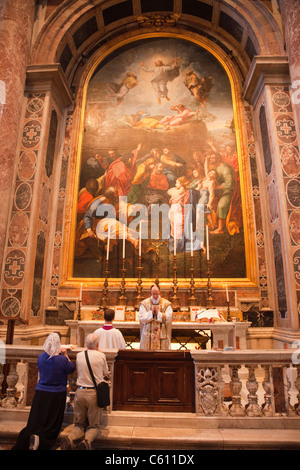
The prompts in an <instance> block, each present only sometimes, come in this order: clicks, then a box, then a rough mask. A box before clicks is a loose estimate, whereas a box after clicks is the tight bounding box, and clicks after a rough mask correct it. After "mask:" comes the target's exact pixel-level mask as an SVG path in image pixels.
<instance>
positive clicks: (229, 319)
mask: <svg viewBox="0 0 300 470" xmlns="http://www.w3.org/2000/svg"><path fill="white" fill-rule="evenodd" d="M226 303H227V321H232V318H231V315H230V305H229V303H230V302H229V300H227V301H226Z"/></svg>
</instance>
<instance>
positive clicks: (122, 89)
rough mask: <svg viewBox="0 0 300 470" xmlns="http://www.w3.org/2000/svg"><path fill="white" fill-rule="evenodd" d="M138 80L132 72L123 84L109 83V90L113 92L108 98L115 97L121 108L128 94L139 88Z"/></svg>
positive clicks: (127, 75) (128, 73)
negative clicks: (136, 87)
mask: <svg viewBox="0 0 300 470" xmlns="http://www.w3.org/2000/svg"><path fill="white" fill-rule="evenodd" d="M137 84H138V80H137V76H136V75H134V73H132V72H127V74H126V76H125V77H124V78H123V80H122V81H121V83H107V85H106V86H107V88H108V89H109V91H110V92H111V94H110V95H109V96H108V98H110V97H111V96H113V97H114V98H116V100H117V106H119V105H120V104H121V103H122V101H123V100H124V98H125V96H126V95H127V93H128V92H129V91H130V90H132V88H134V87H135V86H137Z"/></svg>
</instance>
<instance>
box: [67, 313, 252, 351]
mask: <svg viewBox="0 0 300 470" xmlns="http://www.w3.org/2000/svg"><path fill="white" fill-rule="evenodd" d="M66 324H67V325H68V326H69V328H70V342H71V344H76V345H77V346H78V347H84V346H85V338H86V336H87V335H88V334H90V333H93V332H94V331H95V330H96V329H97V328H100V327H101V326H103V324H104V321H103V320H79V321H78V320H66ZM113 325H114V327H115V328H118V329H119V330H120V331H121V332H122V333H123V336H124V338H125V341H126V345H127V346H126V347H127V348H128V349H135V348H137V349H139V345H138V343H139V339H140V323H139V322H138V321H114V323H113ZM249 326H250V322H244V321H235V322H234V321H232V322H215V323H210V322H198V321H173V322H172V344H171V346H172V349H181V350H186V349H189V345H190V344H192V347H193V349H195V348H196V349H206V348H207V345H208V343H210V348H211V349H226V348H233V349H247V345H246V340H247V338H246V336H247V330H248V328H249Z"/></svg>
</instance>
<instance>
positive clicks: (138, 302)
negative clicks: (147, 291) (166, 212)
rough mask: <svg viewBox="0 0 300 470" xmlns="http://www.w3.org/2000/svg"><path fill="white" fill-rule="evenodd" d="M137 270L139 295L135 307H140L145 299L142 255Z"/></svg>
mask: <svg viewBox="0 0 300 470" xmlns="http://www.w3.org/2000/svg"><path fill="white" fill-rule="evenodd" d="M137 270H138V273H139V275H138V280H137V285H136V289H137V296H136V297H135V308H139V306H140V302H141V301H142V300H143V299H144V297H143V295H142V292H143V288H142V283H143V281H142V270H143V268H142V257H141V256H139V265H138V267H137Z"/></svg>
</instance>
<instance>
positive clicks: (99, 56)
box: [60, 28, 258, 288]
mask: <svg viewBox="0 0 300 470" xmlns="http://www.w3.org/2000/svg"><path fill="white" fill-rule="evenodd" d="M153 37H161V38H177V39H184V40H187V41H190V42H193V43H195V44H197V45H199V46H200V47H203V48H204V49H206V50H207V51H209V52H210V53H211V54H212V55H214V56H215V57H216V59H217V60H218V61H219V62H220V63H221V65H222V66H223V68H224V69H225V71H226V73H227V75H228V78H229V81H230V85H231V92H232V104H233V113H234V122H235V129H236V143H237V150H238V158H239V166H240V181H241V195H242V209H243V221H244V235H245V256H246V271H247V277H246V278H232V279H228V278H226V280H225V279H214V278H213V279H211V282H212V286H213V287H218V286H219V287H224V284H225V283H226V284H227V285H228V287H239V288H253V287H258V266H257V253H256V244H255V231H254V230H255V222H254V213H253V203H252V193H251V179H250V166H249V162H248V153H247V139H246V132H245V125H244V119H245V118H244V106H243V101H242V93H241V83H240V77H239V75H238V71H237V70H236V69H235V68H234V66H233V63H232V62H231V60H230V58H228V57H227V55H226V54H225V52H224V51H223V50H222V49H221V48H220V47H219V46H217V45H216V44H214V43H212V42H211V41H209V40H208V39H207V38H204V37H201V36H199V35H198V34H195V33H192V32H190V31H177V32H174V30H173V31H171V28H170V31H165V32H164V31H159V32H153V31H151V32H143V33H141V32H140V31H139V32H135V33H128V34H126V35H123V36H122V41H120V40H119V39H118V38H117V39H114V40H112V41H111V42H110V43H108V44H106V45H105V46H102V47H101V48H100V49H99V50H98V51H97V52H96V53H95V54H94V55H93V56H92V58H91V59H90V61H89V62H88V64H87V66H86V69H85V71H84V73H83V76H82V78H81V89H80V91H79V93H78V96H77V100H76V106H75V111H74V115H73V137H72V144H71V148H72V150H71V156H70V166H69V168H70V170H69V173H70V174H69V186H68V193H67V197H66V201H67V202H66V211H65V231H64V239H63V253H62V265H61V266H62V269H61V284H60V285H61V286H63V287H68V286H73V287H74V286H76V287H78V286H79V285H80V284H81V283H83V284H84V286H85V287H86V286H89V287H100V286H102V285H103V282H104V279H103V278H98V279H95V278H82V279H78V278H73V277H72V272H73V253H74V245H75V230H74V224H75V220H76V204H74V202H73V201H76V200H77V186H78V178H79V173H80V157H81V148H82V139H83V125H84V110H85V105H86V97H87V89H88V85H89V81H90V79H91V77H92V76H93V73H94V71H95V70H96V68H97V67H98V65H99V64H100V63H101V62H102V61H103V60H104V59H105V58H106V57H107V56H108V55H110V54H111V53H112V52H114V51H115V50H117V49H119V48H120V47H122V46H124V45H126V44H130V43H131V42H136V41H138V40H142V39H147V38H153ZM109 281H110V283H111V284H112V285H116V283H120V282H121V278H113V279H110V280H109ZM170 281H171V278H164V279H161V280H160V283H161V286H164V285H168V286H169V285H170ZM178 281H179V284H178V285H179V287H181V288H189V286H190V284H189V279H186V278H179V279H178ZM195 281H196V285H197V287H203V286H205V285H206V283H207V279H205V278H200V279H199V278H197V279H195ZM136 282H137V280H136V279H135V278H134V279H133V278H132V279H126V285H127V286H128V287H129V288H132V287H136ZM152 283H153V280H150V279H145V280H143V285H144V286H145V287H147V285H149V286H150V285H151V284H152Z"/></svg>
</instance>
